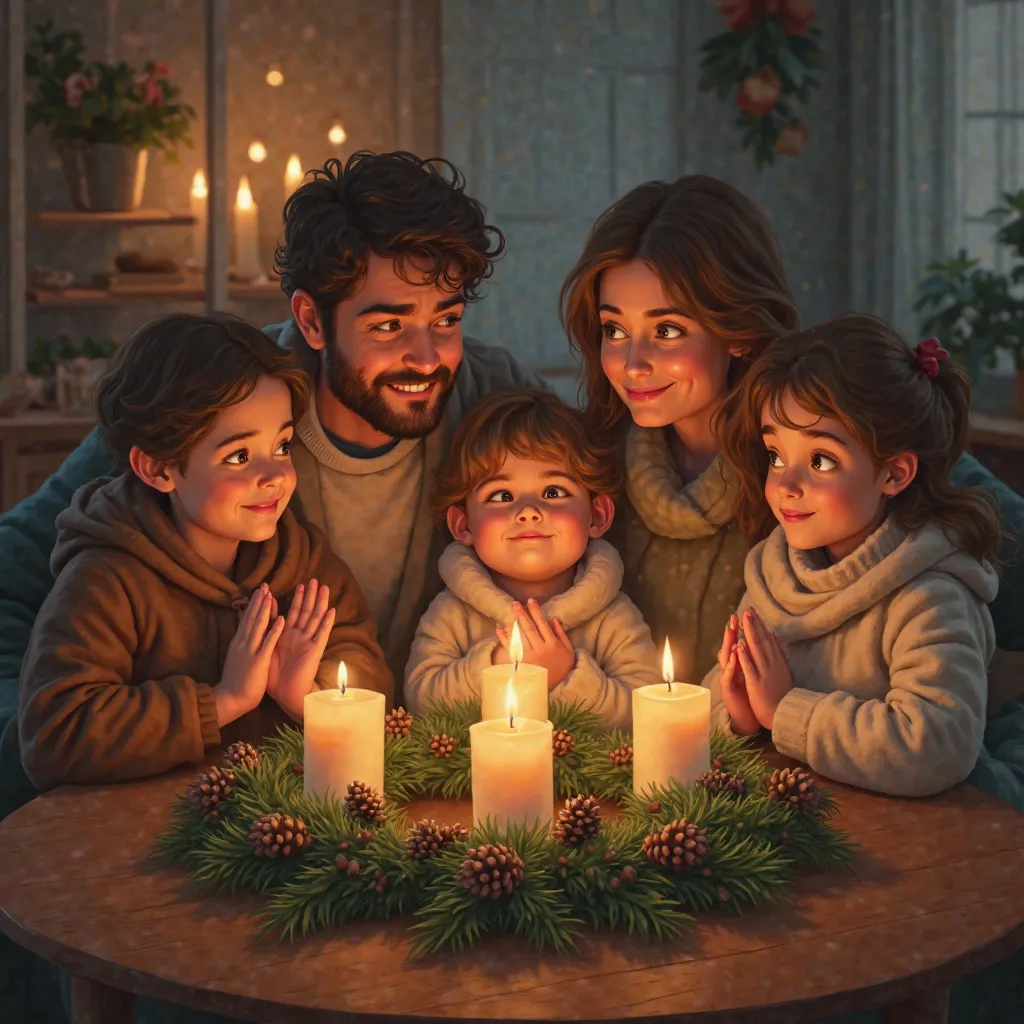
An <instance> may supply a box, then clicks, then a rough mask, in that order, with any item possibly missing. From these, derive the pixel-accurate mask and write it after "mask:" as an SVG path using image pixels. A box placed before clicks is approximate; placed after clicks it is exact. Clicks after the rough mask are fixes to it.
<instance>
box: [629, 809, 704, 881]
mask: <svg viewBox="0 0 1024 1024" xmlns="http://www.w3.org/2000/svg"><path fill="white" fill-rule="evenodd" d="M643 850H644V853H646V854H647V856H648V857H649V858H650V859H651V860H653V861H655V863H657V864H661V865H662V866H663V867H666V868H667V867H671V868H672V870H673V871H682V870H683V868H699V867H700V865H701V862H702V861H703V860H704V858H705V857H706V856H707V855H708V840H707V836H705V835H704V830H703V829H701V828H698V827H697V826H696V825H694V824H693V823H692V822H689V821H687V820H686V818H681V819H680V818H677V819H676V820H675V821H671V822H669V824H667V825H665V826H663V827H662V828H660V829H658V831H657V832H652V833H651V834H650V835H649V836H647V837H646V838H645V839H644V846H643Z"/></svg>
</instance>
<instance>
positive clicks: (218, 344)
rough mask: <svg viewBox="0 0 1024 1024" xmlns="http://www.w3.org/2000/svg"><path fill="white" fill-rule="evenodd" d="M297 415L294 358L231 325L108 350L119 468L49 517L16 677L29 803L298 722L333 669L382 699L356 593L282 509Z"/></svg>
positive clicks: (106, 382) (169, 325)
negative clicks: (39, 794) (63, 787)
mask: <svg viewBox="0 0 1024 1024" xmlns="http://www.w3.org/2000/svg"><path fill="white" fill-rule="evenodd" d="M308 401H309V382H308V379H307V378H306V376H305V375H304V374H303V373H302V371H301V370H300V369H298V367H297V365H296V363H295V362H294V360H293V357H292V355H291V353H289V352H288V351H286V350H284V349H280V348H278V347H277V346H276V345H275V344H274V343H273V342H272V341H271V340H270V339H269V338H267V337H266V336H265V335H264V334H263V333H262V332H261V331H260V330H259V328H257V327H255V326H253V325H252V324H249V323H247V322H246V321H244V320H240V319H237V318H235V317H230V316H226V315H215V316H203V317H199V316H188V315H185V314H175V315H172V316H167V317H162V318H159V319H157V320H152V321H150V322H149V323H147V324H144V325H143V326H142V327H141V328H139V330H138V331H136V333H135V334H134V335H133V336H132V338H131V339H130V340H129V341H128V342H127V344H126V345H125V346H124V348H123V349H122V350H121V352H120V354H119V358H118V361H117V364H116V365H115V367H114V368H113V369H112V370H111V371H110V373H108V374H107V375H106V377H104V379H103V380H102V381H101V382H100V384H99V387H98V392H97V409H98V416H99V423H100V427H101V429H102V432H103V435H104V437H105V440H106V442H107V444H108V446H109V448H110V450H111V453H112V455H113V457H114V461H115V464H116V465H118V466H119V467H120V468H121V470H122V471H121V472H120V474H119V475H117V476H114V477H107V478H105V479H101V480H97V481H94V482H93V483H90V484H87V485H85V486H84V487H82V488H81V489H80V490H79V491H77V492H76V494H75V496H74V498H73V499H72V503H71V506H70V508H68V509H67V510H66V511H65V512H62V513H61V514H60V516H59V517H58V519H57V526H58V531H59V534H58V540H57V546H56V548H55V549H54V552H53V557H52V561H51V568H52V570H53V573H54V575H55V576H56V577H57V581H56V584H55V586H54V588H53V590H52V591H51V593H50V595H49V596H48V597H47V599H46V602H45V603H44V605H43V607H42V610H41V611H40V613H39V617H38V618H37V620H36V624H35V628H34V630H33V632H32V639H31V642H30V644H29V649H28V652H27V654H26V657H25V660H24V663H23V666H22V672H21V679H20V687H19V695H18V696H19V701H18V703H19V738H20V741H21V752H22V761H23V763H24V766H25V771H26V772H27V773H28V776H29V778H31V780H32V782H33V783H35V785H36V786H37V787H38V788H40V789H46V788H49V787H52V786H57V785H60V784H62V783H68V782H74V783H100V782H112V781H118V780H123V779H131V778H138V777H140V776H146V775H154V774H157V773H159V772H163V771H167V770H168V769H171V768H174V767H175V766H177V765H180V764H183V763H188V762H197V761H200V760H201V759H202V758H203V756H204V754H205V753H206V751H207V750H209V749H210V748H211V747H216V746H219V745H221V744H224V743H229V742H231V741H233V740H237V739H246V740H258V739H260V738H262V737H263V736H265V735H267V734H268V733H270V732H272V731H273V730H274V729H275V728H276V726H277V725H279V724H281V723H283V722H285V721H287V720H288V718H289V717H290V718H291V719H294V720H298V721H301V718H302V704H303V698H304V697H305V695H306V694H307V693H309V692H310V691H311V690H312V689H313V688H314V687H316V686H335V685H337V670H338V662H339V661H342V660H343V661H344V662H345V664H346V667H347V669H348V671H349V681H350V682H351V683H352V684H353V685H355V686H359V687H362V688H366V689H373V690H378V691H381V692H383V693H384V694H385V695H386V696H388V697H389V698H390V697H391V695H392V693H393V689H394V681H393V679H392V677H391V675H390V673H389V672H388V670H387V668H386V666H385V663H384V658H383V655H382V654H381V651H380V648H379V647H378V646H377V639H376V626H375V624H374V622H373V619H372V618H371V616H370V613H369V611H368V609H367V606H366V601H365V599H364V598H363V595H362V593H361V591H360V590H359V587H358V586H357V584H356V582H355V580H354V579H353V578H352V575H351V573H350V572H349V570H348V569H347V567H346V566H345V565H344V563H343V562H341V561H340V560H339V559H338V558H337V557H336V556H334V555H332V554H331V553H330V551H329V549H328V547H327V544H326V542H325V540H324V537H323V535H322V534H321V533H320V532H319V531H318V530H317V529H316V528H315V527H312V526H310V525H307V524H306V523H304V522H303V521H301V520H300V519H299V518H298V517H297V516H296V515H295V513H293V512H292V511H291V510H289V509H288V507H287V506H288V501H289V499H290V498H291V496H292V492H293V491H294V490H295V470H294V469H293V467H292V464H291V458H290V455H289V445H290V444H291V439H292V434H293V432H294V429H295V424H296V422H297V421H298V420H299V418H300V417H301V416H302V415H303V414H304V412H305V410H306V406H307V404H308ZM279 613H280V614H279ZM321 659H323V660H321Z"/></svg>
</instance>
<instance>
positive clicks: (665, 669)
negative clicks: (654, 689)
mask: <svg viewBox="0 0 1024 1024" xmlns="http://www.w3.org/2000/svg"><path fill="white" fill-rule="evenodd" d="M674 675H675V668H674V666H673V664H672V648H671V647H669V645H668V637H665V653H664V654H662V656H661V678H662V679H664V680H665V682H666V683H668V688H669V689H670V690H671V689H672V677H673V676H674Z"/></svg>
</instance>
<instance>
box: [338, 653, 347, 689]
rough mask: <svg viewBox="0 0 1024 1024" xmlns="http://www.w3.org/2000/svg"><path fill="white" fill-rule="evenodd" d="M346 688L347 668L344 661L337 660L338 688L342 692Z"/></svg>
mask: <svg viewBox="0 0 1024 1024" xmlns="http://www.w3.org/2000/svg"><path fill="white" fill-rule="evenodd" d="M347 688H348V668H347V666H346V665H345V662H343V661H339V662H338V689H339V690H341V692H342V693H344V692H345V690H346V689H347Z"/></svg>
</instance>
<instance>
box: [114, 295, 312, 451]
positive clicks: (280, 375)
mask: <svg viewBox="0 0 1024 1024" xmlns="http://www.w3.org/2000/svg"><path fill="white" fill-rule="evenodd" d="M262 377H274V378H276V379H277V380H280V381H281V382H282V383H284V384H285V385H286V386H287V388H288V391H289V392H290V394H291V399H292V417H293V419H294V420H295V421H296V422H298V421H299V420H300V419H301V418H302V416H303V415H304V414H305V412H306V408H307V406H308V405H309V398H310V393H311V390H310V387H311V386H310V381H309V378H308V377H307V376H306V374H305V373H304V372H303V371H302V369H301V368H300V367H299V365H298V362H297V361H296V357H295V355H294V353H293V352H291V351H290V350H289V349H286V348H281V347H280V346H278V345H277V344H276V343H275V342H274V341H272V340H271V339H270V338H268V337H267V335H265V334H264V333H263V332H262V331H261V330H260V329H259V328H258V327H257V326H256V325H255V324H252V323H249V321H248V320H243V319H241V317H237V316H231V315H229V314H227V313H212V314H209V315H207V316H193V315H191V314H188V313H172V314H170V315H168V316H161V317H156V318H155V319H153V320H149V321H147V322H146V323H144V324H143V325H142V326H141V327H139V328H138V330H136V331H135V333H134V334H132V336H131V337H130V338H129V339H128V341H126V342H125V344H124V346H123V347H122V348H121V350H120V351H119V352H118V354H117V358H116V359H115V362H114V365H113V366H112V367H111V368H110V370H109V371H108V372H107V373H106V374H105V375H104V376H103V378H102V379H101V380H100V382H99V384H98V385H97V388H96V410H97V415H98V419H99V425H100V432H101V433H102V435H103V438H104V440H105V441H106V443H107V447H108V448H109V449H110V453H111V456H112V457H113V460H114V463H115V465H116V467H117V468H118V469H119V470H124V469H127V467H128V455H129V452H131V450H132V448H133V447H134V446H136V445H138V447H139V448H141V449H142V450H143V451H144V452H145V453H146V454H147V455H149V456H150V457H151V458H154V459H157V460H159V461H160V462H163V463H167V464H169V465H176V466H179V467H180V468H181V469H182V471H184V469H185V467H186V465H187V462H188V456H189V453H190V452H191V451H192V449H193V448H195V446H196V445H197V444H198V443H199V442H200V441H201V440H202V439H203V438H204V437H205V436H206V435H207V434H208V433H209V432H210V431H211V430H212V429H213V424H214V421H215V420H216V418H217V414H218V413H219V412H221V411H222V410H223V409H226V408H228V406H231V405H236V404H237V403H239V402H244V401H245V400H246V399H247V398H248V397H249V396H250V395H251V394H252V393H253V392H254V391H255V390H256V388H257V386H258V385H259V382H260V379H261V378H262Z"/></svg>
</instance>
